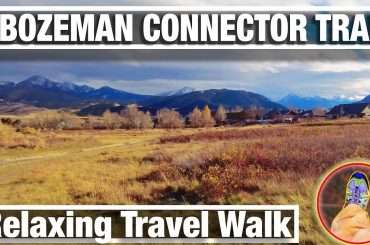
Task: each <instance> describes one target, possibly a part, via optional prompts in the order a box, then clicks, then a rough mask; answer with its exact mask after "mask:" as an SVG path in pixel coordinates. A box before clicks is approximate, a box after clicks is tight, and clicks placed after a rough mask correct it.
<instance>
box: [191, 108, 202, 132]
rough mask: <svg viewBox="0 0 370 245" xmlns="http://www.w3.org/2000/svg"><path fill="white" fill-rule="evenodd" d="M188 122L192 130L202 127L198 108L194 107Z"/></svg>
mask: <svg viewBox="0 0 370 245" xmlns="http://www.w3.org/2000/svg"><path fill="white" fill-rule="evenodd" d="M189 122H190V126H191V127H192V128H201V127H203V115H202V112H201V111H200V110H199V108H198V107H195V108H194V109H193V111H192V112H191V113H190V115H189Z"/></svg>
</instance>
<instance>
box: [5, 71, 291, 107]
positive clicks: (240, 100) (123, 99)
mask: <svg viewBox="0 0 370 245" xmlns="http://www.w3.org/2000/svg"><path fill="white" fill-rule="evenodd" d="M0 100H3V101H5V102H9V103H22V104H25V105H32V106H36V107H44V108H50V109H59V108H78V109H81V108H85V111H87V112H89V111H90V110H89V109H87V110H86V108H90V109H92V111H94V110H95V109H97V108H98V109H99V111H100V112H101V111H103V110H104V109H106V107H112V106H114V104H116V103H118V104H119V105H127V104H130V103H137V104H139V105H140V106H142V107H144V108H146V109H147V110H150V111H153V112H154V111H156V110H158V109H161V108H165V107H166V108H174V109H176V110H178V111H179V112H180V113H182V114H187V113H189V112H190V111H191V110H193V108H194V107H200V108H201V107H204V106H205V105H208V106H210V108H211V109H216V108H217V107H218V106H219V105H223V106H224V107H226V108H234V107H237V106H240V107H251V106H256V107H260V108H264V109H266V110H270V109H283V108H284V106H282V105H280V104H278V103H275V102H273V101H271V100H269V99H268V98H266V97H264V96H262V95H260V94H256V93H252V92H246V91H241V90H228V89H210V90H205V91H195V90H194V89H192V88H188V87H184V88H182V89H180V90H177V91H171V92H167V93H164V94H161V95H157V96H153V95H141V94H135V93H129V92H125V91H121V90H117V89H114V88H111V87H107V86H105V87H102V88H98V89H95V88H92V87H89V86H86V85H77V84H75V83H67V82H56V81H53V80H50V79H48V78H46V77H42V76H32V77H29V78H27V79H25V80H23V81H21V82H18V83H15V82H0Z"/></svg>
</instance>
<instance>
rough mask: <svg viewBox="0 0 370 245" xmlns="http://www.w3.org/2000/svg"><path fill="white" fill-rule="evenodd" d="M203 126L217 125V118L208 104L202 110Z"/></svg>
mask: <svg viewBox="0 0 370 245" xmlns="http://www.w3.org/2000/svg"><path fill="white" fill-rule="evenodd" d="M202 121H203V127H213V126H214V125H215V119H213V117H212V112H211V110H210V109H209V107H208V105H206V106H205V107H204V109H203V111H202Z"/></svg>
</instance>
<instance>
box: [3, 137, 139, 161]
mask: <svg viewBox="0 0 370 245" xmlns="http://www.w3.org/2000/svg"><path fill="white" fill-rule="evenodd" d="M138 144H142V142H137V143H131V144H130V143H119V144H109V145H102V146H95V147H89V148H84V149H78V150H74V151H73V150H72V151H64V152H58V153H49V154H43V155H37V156H29V157H17V158H13V159H0V166H4V165H9V164H19V163H22V164H25V163H27V162H28V161H34V160H45V159H52V158H59V157H63V156H66V155H69V154H78V153H81V152H97V151H100V150H105V149H110V148H116V147H122V146H125V147H126V148H125V149H127V148H131V147H133V146H136V145H138Z"/></svg>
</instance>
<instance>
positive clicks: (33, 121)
mask: <svg viewBox="0 0 370 245" xmlns="http://www.w3.org/2000/svg"><path fill="white" fill-rule="evenodd" d="M226 119H227V112H226V110H225V108H224V107H223V106H219V107H218V109H217V111H215V112H214V113H212V111H211V110H210V108H209V107H208V106H205V107H204V108H201V109H200V108H198V107H195V108H194V110H193V111H192V112H191V113H190V114H189V115H188V117H186V118H184V117H183V116H181V114H180V113H178V112H177V111H176V110H174V109H167V108H164V109H161V110H159V111H157V113H156V114H155V115H151V114H150V113H149V112H143V111H140V110H139V108H138V106H136V105H129V106H127V107H126V108H125V109H123V110H122V111H120V112H118V113H114V112H111V111H109V110H108V111H106V112H105V113H104V114H103V115H102V116H100V117H99V116H87V117H78V116H76V115H75V114H73V113H71V112H65V111H42V112H37V113H34V114H32V115H30V116H26V117H24V118H22V119H21V120H16V121H4V122H3V123H6V124H13V126H16V127H20V128H24V127H30V128H35V129H60V130H73V129H150V128H164V129H175V128H184V127H191V128H202V127H213V126H215V125H221V124H224V123H225V121H226Z"/></svg>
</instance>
